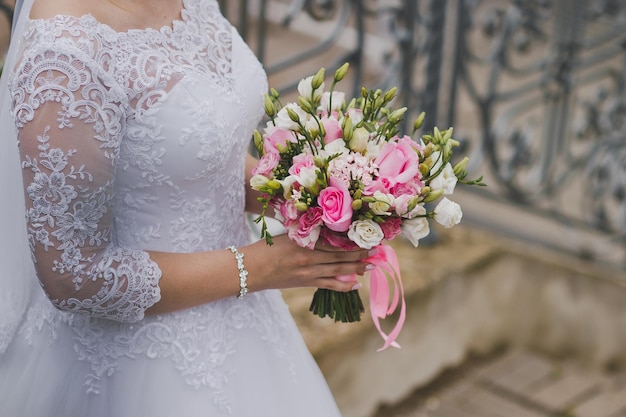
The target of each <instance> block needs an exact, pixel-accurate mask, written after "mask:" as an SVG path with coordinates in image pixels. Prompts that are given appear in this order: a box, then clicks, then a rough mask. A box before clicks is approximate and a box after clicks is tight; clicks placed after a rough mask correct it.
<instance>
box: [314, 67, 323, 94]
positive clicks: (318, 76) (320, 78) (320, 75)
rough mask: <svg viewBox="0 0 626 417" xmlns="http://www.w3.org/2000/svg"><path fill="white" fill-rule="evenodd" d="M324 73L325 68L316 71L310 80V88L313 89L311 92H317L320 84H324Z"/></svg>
mask: <svg viewBox="0 0 626 417" xmlns="http://www.w3.org/2000/svg"><path fill="white" fill-rule="evenodd" d="M325 72H326V69H325V68H320V70H319V71H317V74H315V75H314V76H313V79H311V87H313V90H317V89H318V88H320V87H321V86H322V84H323V83H324V73H325Z"/></svg>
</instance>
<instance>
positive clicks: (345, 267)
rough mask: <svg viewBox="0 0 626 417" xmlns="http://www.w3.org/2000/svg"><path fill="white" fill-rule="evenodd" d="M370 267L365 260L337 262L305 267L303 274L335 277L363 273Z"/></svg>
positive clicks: (317, 276) (316, 276)
mask: <svg viewBox="0 0 626 417" xmlns="http://www.w3.org/2000/svg"><path fill="white" fill-rule="evenodd" d="M371 268H372V267H371V266H369V264H367V263H365V262H337V263H328V264H319V265H312V266H310V267H308V268H307V270H306V271H305V274H309V276H310V277H315V278H320V277H322V278H324V277H337V276H340V275H352V274H357V275H363V274H364V273H365V272H366V271H368V270H370V269H371Z"/></svg>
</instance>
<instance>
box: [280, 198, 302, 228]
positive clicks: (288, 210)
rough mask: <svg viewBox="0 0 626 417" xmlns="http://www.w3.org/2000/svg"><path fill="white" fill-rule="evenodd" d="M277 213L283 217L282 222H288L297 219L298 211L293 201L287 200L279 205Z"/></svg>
mask: <svg viewBox="0 0 626 417" xmlns="http://www.w3.org/2000/svg"><path fill="white" fill-rule="evenodd" d="M278 211H279V213H280V215H281V216H282V217H283V219H284V222H285V223H286V222H290V221H293V220H296V219H297V218H298V214H299V213H298V209H297V208H296V205H295V203H294V202H293V200H287V201H285V202H283V204H281V205H280V208H279V210H278Z"/></svg>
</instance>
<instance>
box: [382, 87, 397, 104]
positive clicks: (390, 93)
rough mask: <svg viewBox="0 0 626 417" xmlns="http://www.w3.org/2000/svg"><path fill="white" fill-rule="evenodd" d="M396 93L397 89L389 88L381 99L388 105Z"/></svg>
mask: <svg viewBox="0 0 626 417" xmlns="http://www.w3.org/2000/svg"><path fill="white" fill-rule="evenodd" d="M397 92H398V88H397V87H392V88H390V89H389V91H387V92H386V93H385V95H384V97H383V99H384V100H385V103H389V102H390V101H391V100H393V99H394V97H395V96H396V93H397Z"/></svg>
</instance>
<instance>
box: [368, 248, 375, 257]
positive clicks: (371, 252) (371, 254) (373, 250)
mask: <svg viewBox="0 0 626 417" xmlns="http://www.w3.org/2000/svg"><path fill="white" fill-rule="evenodd" d="M367 254H368V255H369V256H374V255H378V249H376V248H374V249H372V250H370V251H369V252H367Z"/></svg>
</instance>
